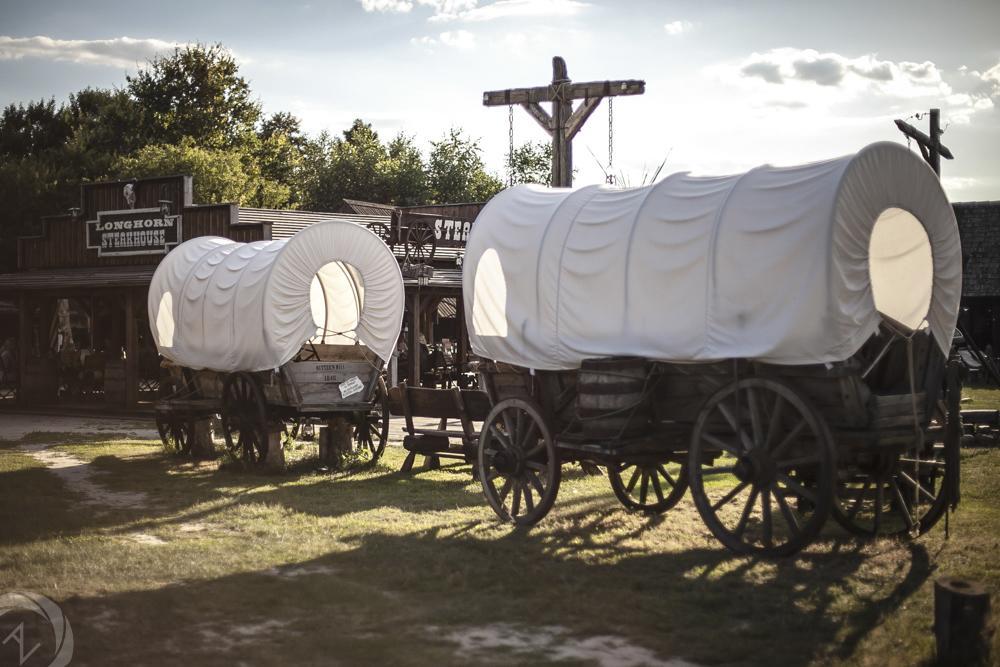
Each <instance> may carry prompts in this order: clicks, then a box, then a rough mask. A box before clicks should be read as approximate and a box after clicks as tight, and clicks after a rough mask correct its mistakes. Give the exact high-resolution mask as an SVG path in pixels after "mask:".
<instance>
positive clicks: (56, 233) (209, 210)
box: [17, 195, 271, 271]
mask: <svg viewBox="0 0 1000 667" xmlns="http://www.w3.org/2000/svg"><path fill="white" fill-rule="evenodd" d="M105 196H106V195H105ZM89 198H90V199H91V200H92V201H96V199H95V198H94V197H89ZM144 204H148V202H145V203H144ZM91 205H93V204H91ZM100 205H101V206H104V205H105V204H104V203H103V202H102V203H100ZM107 205H111V206H121V205H124V201H121V202H117V201H109V202H108V204H107ZM136 205H137V206H139V203H138V202H137V204H136ZM155 205H156V204H155V202H153V204H151V205H150V207H152V206H155ZM236 209H237V206H236V205H235V204H211V205H205V206H185V207H184V208H183V209H181V234H182V238H183V240H185V241H186V240H188V239H192V238H195V237H197V236H225V237H227V238H231V239H233V240H234V241H243V242H250V241H262V240H267V239H269V238H270V236H271V230H270V225H267V224H236V225H232V224H230V221H231V220H236V219H237V212H236ZM100 210H106V209H103V208H102V209H100ZM94 215H95V216H96V213H95V214H94ZM87 219H93V218H86V217H83V216H81V217H79V218H74V217H73V216H69V215H61V216H54V217H50V218H45V219H43V221H42V234H41V235H39V236H34V237H22V238H19V239H18V240H17V267H18V270H21V271H29V270H33V269H63V268H82V267H96V266H101V267H105V266H137V265H150V264H159V262H160V260H161V259H163V255H127V256H123V257H100V258H99V257H98V256H97V250H91V249H88V248H87V238H86V227H85V225H86V220H87Z"/></svg>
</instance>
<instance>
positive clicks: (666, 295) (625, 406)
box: [463, 143, 962, 554]
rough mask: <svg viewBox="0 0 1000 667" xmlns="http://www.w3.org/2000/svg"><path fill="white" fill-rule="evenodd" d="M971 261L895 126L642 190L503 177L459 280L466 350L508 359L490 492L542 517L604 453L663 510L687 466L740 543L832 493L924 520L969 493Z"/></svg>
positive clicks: (855, 523) (844, 509)
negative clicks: (966, 290) (962, 316)
mask: <svg viewBox="0 0 1000 667" xmlns="http://www.w3.org/2000/svg"><path fill="white" fill-rule="evenodd" d="M961 276H962V267H961V248H960V243H959V237H958V229H957V225H956V223H955V217H954V214H953V212H952V208H951V206H950V204H949V203H948V200H947V198H946V197H945V194H944V192H943V191H942V189H941V185H940V183H939V182H938V179H937V177H936V176H935V174H934V173H933V172H932V171H931V170H930V169H929V168H928V167H927V165H926V164H925V163H924V162H923V161H922V160H921V159H920V158H919V157H917V156H915V155H914V154H912V153H910V152H909V151H908V150H906V149H905V148H903V147H902V146H899V145H896V144H890V143H879V144H873V145H871V146H868V147H866V148H864V149H863V150H861V151H860V152H858V153H856V154H852V155H848V156H845V157H842V158H838V159H834V160H829V161H825V162H819V163H814V164H807V165H804V166H798V167H788V168H776V167H771V166H763V167H759V168H756V169H753V170H751V171H748V172H746V173H744V174H739V175H734V176H724V177H696V176H692V175H690V174H687V173H678V174H673V175H671V176H669V177H667V178H665V179H663V180H662V181H660V182H658V183H656V184H654V185H650V186H648V187H642V188H635V189H627V190H616V189H612V188H608V187H605V186H591V187H583V188H580V189H576V190H565V189H546V188H540V187H534V186H518V187H514V188H511V189H509V190H506V191H504V192H502V193H501V194H499V195H497V196H496V197H495V198H494V199H493V200H492V201H491V202H490V203H489V204H488V205H487V206H486V208H485V209H484V210H483V211H482V213H481V214H480V216H479V218H478V219H477V220H476V223H475V225H474V226H473V228H472V233H471V235H470V237H469V240H468V247H467V251H466V256H465V265H464V277H463V288H464V296H465V308H466V313H465V316H466V320H467V323H468V329H469V332H470V340H471V345H472V350H473V351H474V352H475V353H476V354H478V355H480V356H483V357H485V358H487V359H492V360H495V361H496V362H497V363H496V364H495V365H494V367H493V370H492V371H491V372H489V373H487V374H486V377H485V380H486V384H487V387H486V388H487V389H488V391H490V393H491V394H492V396H493V398H494V401H495V402H496V404H495V406H494V409H493V412H492V414H491V415H490V417H489V419H488V420H487V422H486V424H485V426H484V429H483V432H482V434H481V437H480V439H479V447H480V449H479V471H478V472H479V478H480V479H481V480H482V484H483V489H484V492H485V495H486V498H487V500H488V501H489V502H490V504H491V506H492V507H493V508H494V510H495V511H496V512H497V513H498V514H499V515H500V516H501V517H502V518H504V519H507V520H513V521H515V522H517V523H524V524H530V523H533V522H535V521H538V520H539V519H541V518H542V517H543V516H544V515H545V514H546V513H547V512H548V510H549V508H550V507H551V504H552V502H553V500H554V498H555V495H556V492H557V490H558V484H559V476H560V462H562V461H567V460H591V461H594V462H597V463H600V464H603V465H606V466H607V467H608V471H609V474H610V477H611V482H612V486H613V489H614V491H615V493H616V495H617V496H618V498H619V499H620V500H621V501H622V503H623V504H625V505H626V506H627V507H630V508H633V509H638V510H642V511H648V512H661V511H664V510H666V509H669V508H670V507H672V506H673V505H674V504H675V503H676V502H678V500H680V498H681V497H682V496H683V494H684V492H685V490H686V488H687V486H688V484H689V483H690V487H691V489H692V494H693V497H694V500H695V503H696V505H697V507H698V509H699V511H700V513H701V515H702V517H703V518H704V520H705V522H706V524H707V525H708V526H709V528H710V529H711V530H712V532H713V533H714V534H715V535H716V536H717V537H718V538H719V539H720V540H721V541H722V542H723V543H725V544H726V545H727V546H728V547H729V548H731V549H733V550H736V551H739V552H744V553H748V552H763V553H770V554H787V553H791V552H794V551H796V550H798V549H799V548H801V547H802V546H804V545H805V544H807V543H808V542H809V541H810V540H811V539H812V538H813V537H814V536H815V535H816V534H817V532H818V531H819V530H820V528H821V526H822V525H823V523H824V522H825V520H826V518H827V516H828V515H829V514H830V513H831V511H832V512H833V513H834V516H835V517H836V518H837V519H838V520H839V521H840V522H841V523H842V524H844V525H845V526H846V527H848V528H849V529H851V530H854V531H856V532H861V533H866V534H876V533H886V532H890V533H905V534H917V533H920V532H922V531H924V530H926V529H927V528H929V527H930V525H932V524H933V523H934V522H935V521H936V520H937V518H938V517H940V516H941V514H942V512H943V511H944V508H945V505H946V503H947V502H949V500H951V499H953V498H954V497H955V496H954V495H953V494H952V492H953V491H954V489H955V486H956V484H957V454H956V453H955V452H956V451H957V450H956V449H955V448H956V447H957V444H958V431H957V430H956V429H957V405H958V400H959V390H958V388H957V379H956V375H955V373H952V374H951V383H950V384H949V385H948V386H947V390H946V391H944V389H945V385H946V381H945V367H946V362H947V360H948V358H949V350H950V346H951V339H952V335H953V332H954V329H955V323H956V318H957V315H958V310H959V299H960V296H961ZM623 357H627V358H623ZM945 399H946V400H947V401H948V403H949V404H950V405H951V411H950V412H949V411H948V410H947V409H945V404H944V403H943V401H944V400H945ZM946 415H947V417H946ZM947 420H951V421H950V422H949V423H950V427H949V428H947V429H946V421H947ZM946 431H947V433H948V434H949V437H948V439H946V438H945V432H946ZM946 445H947V446H946ZM948 452H950V454H948V455H947V456H946V453H948Z"/></svg>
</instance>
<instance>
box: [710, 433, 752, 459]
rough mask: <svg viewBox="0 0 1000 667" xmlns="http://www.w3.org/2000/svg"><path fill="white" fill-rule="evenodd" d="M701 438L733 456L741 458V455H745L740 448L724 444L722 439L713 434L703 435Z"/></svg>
mask: <svg viewBox="0 0 1000 667" xmlns="http://www.w3.org/2000/svg"><path fill="white" fill-rule="evenodd" d="M701 437H702V438H703V439H705V440H707V441H708V442H710V443H712V444H713V445H715V446H716V447H718V448H719V449H721V450H722V451H724V452H727V453H729V454H732V455H733V456H739V455H740V454H742V453H743V452H742V451H741V450H740V449H739V448H738V447H735V446H733V445H730V444H729V443H728V442H723V441H722V440H721V439H719V438H717V437H715V436H714V435H712V434H711V433H703V434H702V436H701Z"/></svg>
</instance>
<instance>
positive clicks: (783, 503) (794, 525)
mask: <svg viewBox="0 0 1000 667" xmlns="http://www.w3.org/2000/svg"><path fill="white" fill-rule="evenodd" d="M774 499H775V500H776V501H777V503H778V508H779V509H780V510H781V516H783V517H785V523H786V524H788V528H789V530H791V531H792V532H793V533H798V532H800V531H801V530H802V528H801V526H800V525H799V520H798V519H796V518H795V513H794V512H793V511H792V508H790V507H789V506H788V501H787V500H785V497H784V495H782V494H781V493H778V492H775V494H774Z"/></svg>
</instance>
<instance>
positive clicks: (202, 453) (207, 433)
mask: <svg viewBox="0 0 1000 667" xmlns="http://www.w3.org/2000/svg"><path fill="white" fill-rule="evenodd" d="M192 424H193V426H194V428H193V429H192V431H191V455H192V456H194V457H195V458H197V459H214V458H215V457H216V451H215V442H213V440H212V418H211V417H206V418H204V419H196V420H195V421H194V422H192Z"/></svg>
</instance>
